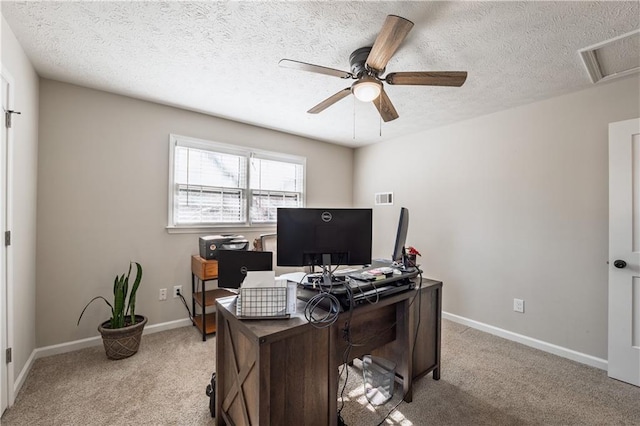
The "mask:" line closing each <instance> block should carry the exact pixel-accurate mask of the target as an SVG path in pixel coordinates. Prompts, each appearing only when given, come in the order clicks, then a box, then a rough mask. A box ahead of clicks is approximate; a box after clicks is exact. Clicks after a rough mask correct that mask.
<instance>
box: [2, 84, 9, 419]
mask: <svg viewBox="0 0 640 426" xmlns="http://www.w3.org/2000/svg"><path fill="white" fill-rule="evenodd" d="M8 109H9V83H8V82H7V80H5V78H4V75H3V76H2V117H0V121H1V122H2V125H1V126H0V133H2V145H1V146H0V231H1V234H0V235H1V236H2V240H4V232H5V230H6V223H7V222H6V217H7V215H6V212H7V210H6V208H7V202H6V201H7V143H8V140H9V138H8V133H7V128H6V122H5V119H4V117H5V114H4V111H6V110H8ZM6 278H7V248H6V246H5V245H4V241H0V415H2V413H3V412H4V410H5V409H6V408H7V404H8V399H9V377H8V372H7V359H6V352H5V350H6V348H7V347H8V344H7V280H6Z"/></svg>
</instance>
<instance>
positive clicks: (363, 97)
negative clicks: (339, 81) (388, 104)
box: [351, 77, 382, 102]
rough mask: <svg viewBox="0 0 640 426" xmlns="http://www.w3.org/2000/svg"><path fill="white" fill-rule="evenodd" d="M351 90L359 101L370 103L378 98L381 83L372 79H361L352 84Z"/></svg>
mask: <svg viewBox="0 0 640 426" xmlns="http://www.w3.org/2000/svg"><path fill="white" fill-rule="evenodd" d="M351 90H352V91H353V95H354V96H355V97H356V99H358V100H359V101H362V102H371V101H372V100H374V99H376V98H377V97H378V96H380V92H381V91H382V83H381V82H380V81H378V80H376V79H375V78H373V77H363V78H361V79H360V80H358V81H356V82H355V83H354V84H353V87H352V88H351Z"/></svg>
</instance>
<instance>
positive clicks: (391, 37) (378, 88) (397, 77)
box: [279, 15, 467, 122]
mask: <svg viewBox="0 0 640 426" xmlns="http://www.w3.org/2000/svg"><path fill="white" fill-rule="evenodd" d="M412 27H413V22H411V21H409V20H408V19H405V18H401V17H400V16H395V15H388V16H387V19H386V20H385V21H384V24H383V25H382V29H381V30H380V33H379V34H378V37H377V38H376V41H375V42H374V43H373V46H371V47H361V48H359V49H356V50H355V51H354V52H353V53H351V55H350V56H349V63H350V65H351V72H347V71H341V70H338V69H334V68H328V67H323V66H320V65H314V64H308V63H306V62H300V61H294V60H292V59H281V60H280V62H279V65H280V66H281V67H285V68H294V69H298V70H302V71H310V72H315V73H320V74H326V75H331V76H335V77H340V78H344V79H349V78H350V79H354V80H356V82H355V83H353V85H351V87H347V88H345V89H342V90H341V91H339V92H338V93H336V94H334V95H332V96H329V97H328V98H327V99H325V100H324V101H322V102H320V103H319V104H318V105H316V106H314V107H313V108H311V109H310V110H309V111H307V112H308V113H309V114H317V113H319V112H321V111H324V110H325V109H327V108H328V107H330V106H331V105H333V104H335V103H336V102H338V101H339V100H341V99H343V98H345V97H346V96H348V95H349V94H351V93H353V95H354V96H355V97H356V98H357V99H359V100H361V101H363V102H371V101H373V104H374V105H375V106H376V108H377V109H378V112H379V113H380V116H381V117H382V119H383V120H384V121H385V122H386V121H391V120H395V119H396V118H398V112H397V111H396V109H395V107H394V106H393V104H392V103H391V100H390V99H389V96H387V93H386V92H385V91H384V87H383V84H382V82H383V81H385V82H386V83H387V84H390V85H413V86H454V87H460V86H462V85H463V84H464V82H465V80H466V79H467V73H466V71H417V72H392V73H389V74H387V75H386V76H385V77H382V74H383V73H384V71H385V67H386V66H387V63H388V62H389V59H391V57H392V56H393V54H394V53H395V52H396V50H397V49H398V47H399V46H400V44H401V43H402V41H403V40H404V39H405V37H406V36H407V34H408V33H409V31H410V30H411V28H412Z"/></svg>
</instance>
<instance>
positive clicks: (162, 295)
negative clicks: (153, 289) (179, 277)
mask: <svg viewBox="0 0 640 426" xmlns="http://www.w3.org/2000/svg"><path fill="white" fill-rule="evenodd" d="M158 300H167V289H166V288H161V289H160V296H159V297H158Z"/></svg>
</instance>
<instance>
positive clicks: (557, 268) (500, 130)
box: [354, 75, 640, 359]
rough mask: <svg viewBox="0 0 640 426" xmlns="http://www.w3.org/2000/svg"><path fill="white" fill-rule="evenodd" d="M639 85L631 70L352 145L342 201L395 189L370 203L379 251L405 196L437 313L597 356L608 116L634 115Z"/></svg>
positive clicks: (602, 311) (601, 348) (603, 307)
mask: <svg viewBox="0 0 640 426" xmlns="http://www.w3.org/2000/svg"><path fill="white" fill-rule="evenodd" d="M639 86H640V85H639V78H638V76H637V75H636V76H633V77H631V78H626V79H624V80H619V81H616V82H613V83H609V84H604V85H599V86H595V87H593V88H591V89H588V90H585V91H581V92H577V93H574V94H570V95H566V96H562V97H558V98H554V99H549V100H546V101H543V102H537V103H534V104H530V105H526V106H522V107H519V108H514V109H510V110H507V111H503V112H499V113H495V114H491V115H487V116H484V117H480V118H477V119H473V120H468V121H465V122H462V123H459V124H456V125H452V126H448V127H442V128H439V129H435V130H432V131H427V132H423V133H420V134H416V135H412V136H409V137H404V138H399V139H396V140H393V141H390V142H387V143H382V144H378V145H374V146H370V147H366V148H362V149H358V150H357V151H356V154H355V162H354V169H355V173H354V188H357V189H356V191H355V192H354V202H355V204H356V205H358V206H371V205H372V204H373V194H374V193H375V192H380V191H394V192H395V205H394V206H391V207H389V206H387V207H384V206H379V207H375V209H374V227H375V229H374V255H376V256H383V257H389V253H390V252H391V245H392V243H393V238H394V233H395V226H396V223H397V220H398V212H399V208H400V206H406V207H408V208H409V210H410V216H411V220H410V226H409V243H410V244H412V245H415V246H416V247H417V248H418V249H419V250H421V252H422V254H423V256H422V257H421V258H419V260H420V261H421V263H422V266H423V269H424V271H425V275H426V276H427V277H432V278H437V279H440V280H442V281H444V286H445V287H444V292H443V304H444V310H445V311H447V312H449V313H452V314H456V315H460V316H463V317H466V318H469V319H472V320H476V321H480V322H482V323H486V324H489V325H493V326H496V327H499V328H502V329H506V330H509V331H512V332H515V333H520V334H523V335H525V336H529V337H531V338H535V339H540V340H542V341H546V342H549V343H552V344H556V345H559V346H562V347H565V348H569V349H573V350H575V351H578V352H582V353H585V354H589V355H592V356H595V357H599V358H603V359H606V358H607V271H608V269H607V267H608V266H607V264H606V262H607V256H608V222H607V221H608V189H607V188H608V159H607V146H608V145H607V144H608V140H607V138H608V123H610V122H615V121H619V120H625V119H629V118H633V117H638V116H639V115H640V106H639V105H640V101H639V93H640V87H639ZM461 90H464V89H461ZM514 298H521V299H524V300H525V314H518V313H515V312H513V299H514Z"/></svg>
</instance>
